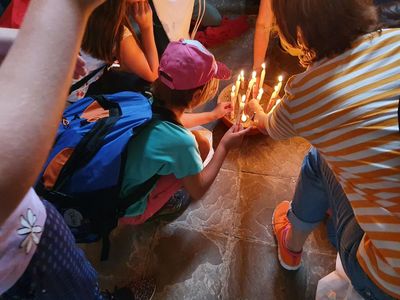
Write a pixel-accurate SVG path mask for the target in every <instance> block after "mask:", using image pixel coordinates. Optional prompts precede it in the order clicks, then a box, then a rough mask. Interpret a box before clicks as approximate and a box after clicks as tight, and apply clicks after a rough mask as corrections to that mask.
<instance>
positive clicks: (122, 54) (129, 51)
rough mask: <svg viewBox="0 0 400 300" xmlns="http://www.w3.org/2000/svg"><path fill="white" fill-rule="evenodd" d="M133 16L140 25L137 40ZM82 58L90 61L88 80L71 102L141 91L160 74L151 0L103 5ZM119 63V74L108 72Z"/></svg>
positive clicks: (91, 26) (90, 24)
mask: <svg viewBox="0 0 400 300" xmlns="http://www.w3.org/2000/svg"><path fill="white" fill-rule="evenodd" d="M130 17H132V18H133V19H134V21H135V22H136V23H137V25H138V26H139V29H140V32H141V42H139V40H138V39H137V37H136V35H135V33H134V31H133V29H132V26H131V25H130V20H129V19H130ZM81 57H82V59H83V60H84V61H85V62H86V68H87V73H88V75H86V76H85V77H84V78H82V79H80V80H75V81H74V82H73V85H72V88H71V90H70V95H69V98H68V101H70V102H75V101H76V100H78V99H81V98H83V97H84V96H85V95H86V94H91V95H93V94H105V93H114V92H118V91H121V90H134V91H141V90H143V89H144V86H145V84H146V82H153V81H154V80H155V79H156V78H157V76H158V75H157V74H158V63H159V62H158V54H157V49H156V46H155V41H154V34H153V17H152V11H151V8H150V6H149V4H148V2H147V1H145V0H143V1H138V0H110V1H106V2H105V3H104V4H103V5H101V6H99V7H98V8H97V9H96V10H95V11H94V13H93V14H92V16H91V17H90V18H89V21H88V26H87V28H86V32H85V35H84V38H83V42H82V47H81ZM116 60H118V62H119V64H120V68H118V70H117V71H115V70H113V69H111V70H109V71H105V67H106V66H111V65H112V64H113V63H114V62H115V61H116Z"/></svg>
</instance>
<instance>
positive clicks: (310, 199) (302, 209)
mask: <svg viewBox="0 0 400 300" xmlns="http://www.w3.org/2000/svg"><path fill="white" fill-rule="evenodd" d="M328 208H331V209H332V211H333V215H332V218H333V224H334V227H335V229H334V235H335V239H336V248H337V250H338V252H339V255H340V259H341V261H342V264H343V268H344V270H345V272H346V274H347V276H348V277H349V278H350V280H351V283H352V285H353V287H354V289H355V290H356V291H357V292H358V293H359V294H360V295H361V296H362V297H363V298H364V299H379V300H384V299H394V298H392V297H390V296H389V295H387V294H386V293H384V292H383V291H382V290H380V289H379V288H378V287H377V286H376V285H375V284H374V283H373V282H372V281H371V280H370V279H369V278H368V276H367V274H365V272H364V271H363V270H362V268H361V266H360V265H359V263H358V261H357V258H356V254H357V250H358V246H359V244H360V242H361V239H362V237H363V235H364V231H363V230H362V229H361V227H360V226H359V225H358V223H357V221H356V219H355V217H354V213H353V209H352V208H351V206H350V202H349V200H348V199H347V197H346V195H345V193H344V191H343V189H342V187H341V186H340V184H339V183H338V181H337V180H336V178H335V176H334V174H333V173H332V171H331V169H330V168H329V166H328V165H327V163H326V162H325V160H324V159H323V158H322V157H321V156H320V154H319V153H318V151H317V150H316V149H315V148H312V149H311V150H310V152H309V153H308V154H307V155H306V157H305V158H304V161H303V165H302V168H301V172H300V176H299V180H298V182H297V186H296V191H295V194H294V197H293V201H292V203H291V209H290V210H289V212H288V218H289V221H290V223H291V224H292V226H293V227H294V228H296V229H298V230H302V231H305V232H311V231H312V230H313V229H314V228H315V227H316V226H317V225H318V224H319V223H320V222H321V221H322V220H323V219H324V218H325V216H326V212H327V210H328Z"/></svg>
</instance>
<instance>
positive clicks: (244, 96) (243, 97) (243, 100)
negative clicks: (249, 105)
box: [242, 95, 246, 103]
mask: <svg viewBox="0 0 400 300" xmlns="http://www.w3.org/2000/svg"><path fill="white" fill-rule="evenodd" d="M242 102H243V103H245V102H246V95H242Z"/></svg>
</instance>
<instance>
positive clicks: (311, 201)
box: [272, 149, 329, 270]
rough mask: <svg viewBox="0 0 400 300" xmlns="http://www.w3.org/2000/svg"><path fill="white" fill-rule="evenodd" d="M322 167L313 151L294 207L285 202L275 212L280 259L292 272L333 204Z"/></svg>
mask: <svg viewBox="0 0 400 300" xmlns="http://www.w3.org/2000/svg"><path fill="white" fill-rule="evenodd" d="M319 164H320V160H319V156H318V153H317V151H316V150H315V149H312V150H311V151H310V152H309V153H308V154H307V155H306V157H305V158H304V161H303V165H302V168H301V172H300V176H299V179H298V182H297V186H296V191H295V194H294V197H293V201H292V202H291V205H290V203H289V202H288V201H284V202H282V203H280V204H279V205H278V206H277V207H276V209H275V211H274V215H273V220H272V223H273V228H274V232H275V235H276V238H277V241H278V257H279V261H280V263H281V265H282V266H283V267H284V268H285V269H288V270H297V269H298V268H300V265H301V251H302V249H303V245H304V242H305V241H306V239H307V237H308V235H309V234H310V233H311V232H312V231H313V229H314V228H315V227H316V226H317V225H318V224H319V222H320V221H322V220H323V219H324V217H325V214H326V211H327V210H328V206H329V200H328V196H327V193H326V190H325V187H324V184H323V181H322V179H321V178H322V176H321V172H320V168H319Z"/></svg>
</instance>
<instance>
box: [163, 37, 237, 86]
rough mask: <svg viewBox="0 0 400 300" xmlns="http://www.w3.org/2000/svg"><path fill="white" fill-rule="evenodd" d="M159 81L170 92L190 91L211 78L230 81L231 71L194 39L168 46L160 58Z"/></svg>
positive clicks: (172, 43)
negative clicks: (171, 90)
mask: <svg viewBox="0 0 400 300" xmlns="http://www.w3.org/2000/svg"><path fill="white" fill-rule="evenodd" d="M159 75H160V80H161V82H162V83H164V84H165V85H166V86H168V87H169V88H170V89H173V90H191V89H194V88H197V87H200V86H202V85H204V84H206V83H207V82H209V81H210V80H211V79H212V78H217V79H224V80H226V79H229V78H230V77H231V71H230V70H229V69H228V67H227V66H226V65H224V64H223V63H220V62H217V61H216V60H215V58H214V55H212V54H211V52H210V51H208V50H207V49H206V48H204V46H203V45H202V44H201V43H200V42H198V41H195V40H181V41H179V42H171V43H169V45H168V47H167V49H165V52H164V54H163V55H162V57H161V61H160V68H159Z"/></svg>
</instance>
